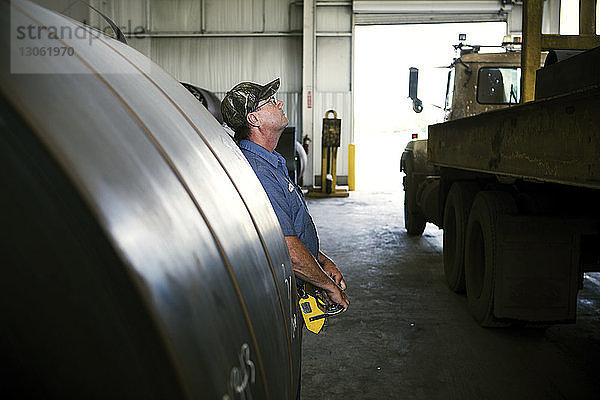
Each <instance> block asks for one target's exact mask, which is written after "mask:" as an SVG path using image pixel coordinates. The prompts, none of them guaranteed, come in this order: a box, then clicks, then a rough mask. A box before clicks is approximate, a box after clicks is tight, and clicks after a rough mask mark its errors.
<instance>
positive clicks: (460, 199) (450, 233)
mask: <svg viewBox="0 0 600 400" xmlns="http://www.w3.org/2000/svg"><path fill="white" fill-rule="evenodd" d="M479 190H480V188H479V185H477V184H476V183H473V182H455V183H454V184H452V187H451V188H450V192H449V193H448V197H447V198H446V205H445V207H444V242H443V243H444V245H443V249H444V274H445V275H446V283H447V284H448V287H449V288H450V290H452V291H453V292H456V293H461V292H464V291H465V231H466V230H467V222H468V220H469V213H470V212H471V206H472V205H473V200H474V199H475V196H476V195H477V192H479Z"/></svg>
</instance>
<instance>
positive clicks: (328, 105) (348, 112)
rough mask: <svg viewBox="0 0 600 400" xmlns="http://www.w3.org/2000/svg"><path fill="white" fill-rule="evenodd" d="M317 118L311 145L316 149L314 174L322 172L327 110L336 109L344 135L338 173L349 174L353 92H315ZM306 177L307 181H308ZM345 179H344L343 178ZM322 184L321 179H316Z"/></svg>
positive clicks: (338, 161) (338, 159)
mask: <svg viewBox="0 0 600 400" xmlns="http://www.w3.org/2000/svg"><path fill="white" fill-rule="evenodd" d="M314 108H315V119H314V128H313V131H314V137H313V141H312V142H311V144H310V146H311V147H312V149H314V151H313V154H314V157H313V160H312V165H313V172H314V175H315V176H317V175H320V174H321V136H322V132H323V118H325V112H327V110H335V111H336V112H337V115H338V118H339V119H341V120H342V132H341V133H342V135H341V141H340V148H339V149H338V156H337V175H338V176H348V145H349V144H350V137H351V134H352V124H353V116H352V93H350V92H346V93H332V92H317V93H315V102H314ZM306 178H307V177H305V182H306ZM342 181H344V180H342ZM315 182H316V183H317V184H320V183H319V182H320V181H316V180H315Z"/></svg>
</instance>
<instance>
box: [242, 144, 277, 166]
mask: <svg viewBox="0 0 600 400" xmlns="http://www.w3.org/2000/svg"><path fill="white" fill-rule="evenodd" d="M240 148H242V149H244V150H248V151H249V152H251V153H253V154H256V155H257V156H259V157H260V158H262V159H264V160H265V161H267V162H268V163H269V164H271V165H272V166H273V167H274V168H277V166H278V165H279V162H280V161H281V160H280V158H283V156H282V155H281V154H279V153H278V152H276V151H273V152H272V153H271V152H270V151H269V150H267V149H265V148H264V147H262V146H261V145H259V144H256V143H254V142H253V141H251V140H247V139H244V140H241V141H240ZM283 163H284V165H285V159H284V160H283Z"/></svg>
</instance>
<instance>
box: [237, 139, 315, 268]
mask: <svg viewBox="0 0 600 400" xmlns="http://www.w3.org/2000/svg"><path fill="white" fill-rule="evenodd" d="M240 149H241V150H242V153H244V156H246V159H247V160H248V162H249V163H250V166H251V167H252V169H253V170H254V173H255V174H256V176H257V177H258V180H259V181H260V183H261V184H262V186H263V188H264V189H265V192H266V193H267V197H269V200H270V201H271V205H272V206H273V210H274V211H275V215H277V219H278V220H279V225H281V230H282V231H283V235H284V236H297V237H298V239H300V241H301V242H302V243H304V245H305V246H306V248H307V249H308V251H309V252H310V254H312V255H313V257H315V259H317V260H318V259H319V258H318V257H319V238H318V236H317V230H316V228H315V224H314V223H313V220H312V217H311V216H310V214H309V212H308V207H307V206H306V201H305V200H304V195H303V194H302V192H301V191H300V189H299V188H298V186H297V185H296V184H294V183H293V182H292V181H291V179H290V177H289V176H288V171H287V168H286V164H285V158H283V156H282V155H281V154H279V153H278V152H276V151H273V152H272V153H271V152H270V151H269V150H267V149H265V148H264V147H262V146H260V145H258V144H256V143H254V142H252V141H250V140H242V141H240Z"/></svg>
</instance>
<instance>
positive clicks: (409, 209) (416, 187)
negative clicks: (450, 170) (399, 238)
mask: <svg viewBox="0 0 600 400" xmlns="http://www.w3.org/2000/svg"><path fill="white" fill-rule="evenodd" d="M454 47H455V48H456V49H457V52H458V53H459V57H457V58H455V59H454V61H453V62H452V64H451V65H450V70H449V72H448V83H447V88H446V102H445V105H444V110H445V112H446V115H445V120H446V121H449V120H455V119H459V118H464V117H469V116H472V115H476V114H481V113H484V112H488V111H493V110H497V109H501V108H506V107H509V106H510V105H514V104H517V103H519V100H520V99H519V96H520V92H521V88H520V82H521V67H520V65H521V53H520V52H518V51H505V52H501V53H480V49H481V46H474V45H473V46H470V45H464V44H462V43H461V44H459V45H456V46H454ZM413 70H414V69H413ZM413 74H414V71H413V73H411V82H410V86H411V88H412V91H411V95H410V97H411V98H413V103H415V104H419V107H421V108H420V109H421V110H422V106H421V101H420V100H418V98H416V82H415V76H414V75H413ZM419 107H417V106H414V107H413V108H414V110H415V111H416V112H420V110H419ZM400 170H401V171H402V172H404V173H405V176H404V179H403V187H404V192H405V196H404V216H405V220H404V222H405V227H406V230H407V232H408V234H409V235H421V234H422V233H423V231H424V229H425V224H426V222H432V223H434V224H436V225H438V226H440V215H439V214H440V212H439V211H438V210H437V208H438V207H437V198H436V193H437V191H438V190H439V185H438V181H439V171H437V169H436V168H435V167H433V166H432V165H430V164H428V162H427V140H426V139H425V140H413V141H411V142H409V143H408V144H407V146H406V148H405V149H404V152H403V153H402V158H401V160H400Z"/></svg>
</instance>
